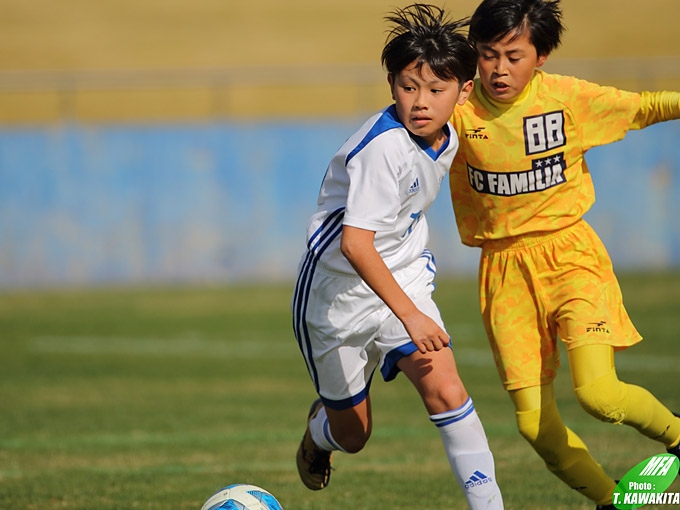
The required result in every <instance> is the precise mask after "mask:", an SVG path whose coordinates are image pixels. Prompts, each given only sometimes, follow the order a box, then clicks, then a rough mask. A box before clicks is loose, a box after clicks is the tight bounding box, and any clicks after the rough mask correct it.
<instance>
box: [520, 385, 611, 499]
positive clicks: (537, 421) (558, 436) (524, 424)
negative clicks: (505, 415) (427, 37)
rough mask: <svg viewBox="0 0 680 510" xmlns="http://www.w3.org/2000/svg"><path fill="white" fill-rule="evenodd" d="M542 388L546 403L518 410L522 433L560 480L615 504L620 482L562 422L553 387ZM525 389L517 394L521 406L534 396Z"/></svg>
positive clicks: (577, 489)
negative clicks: (615, 480) (608, 473)
mask: <svg viewBox="0 0 680 510" xmlns="http://www.w3.org/2000/svg"><path fill="white" fill-rule="evenodd" d="M542 388H544V391H543V395H542V398H543V399H544V400H543V404H544V405H543V407H540V408H537V409H529V410H518V411H516V416H517V425H518V427H519V430H520V433H521V434H522V435H523V436H524V438H525V439H526V440H527V441H529V444H531V446H532V447H533V448H534V450H536V452H537V453H538V454H539V455H540V456H541V458H542V459H543V460H544V461H545V464H546V467H547V468H548V470H550V471H551V472H552V473H553V474H554V475H555V476H557V477H558V478H559V479H560V480H562V481H563V482H564V483H566V484H567V485H568V486H569V487H571V488H572V489H574V490H576V491H578V492H580V493H581V494H583V495H584V496H586V497H587V498H589V499H591V500H592V501H594V502H595V503H596V504H611V497H612V493H613V492H614V488H615V487H616V483H615V482H614V480H612V479H611V478H610V477H609V476H607V474H606V473H605V472H604V470H603V469H602V466H600V464H598V463H597V461H595V459H594V458H593V457H592V455H590V452H589V451H588V448H587V447H586V445H585V444H584V443H583V441H582V440H581V438H579V437H578V436H577V435H576V434H575V433H574V432H573V431H572V430H570V429H569V428H568V427H567V426H566V425H565V424H564V423H563V422H562V418H561V417H560V414H559V411H558V410H557V404H556V403H555V400H554V399H553V398H552V390H551V389H550V390H549V391H546V390H545V388H546V387H542ZM526 390H533V389H532V388H526ZM523 392H524V390H518V391H517V392H514V395H513V401H514V402H515V405H516V407H517V406H518V405H519V407H518V408H519V409H522V408H523V407H524V405H526V404H527V402H528V400H531V399H528V400H527V399H526V398H525V397H526V396H527V393H526V392H524V394H522V393H523ZM546 393H549V395H546ZM546 396H547V397H548V398H547V400H548V402H547V403H546V402H545V399H546ZM539 402H540V398H539Z"/></svg>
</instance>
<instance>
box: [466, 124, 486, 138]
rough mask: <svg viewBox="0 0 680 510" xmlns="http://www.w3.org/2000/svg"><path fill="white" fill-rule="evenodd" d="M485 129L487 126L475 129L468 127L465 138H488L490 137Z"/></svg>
mask: <svg viewBox="0 0 680 510" xmlns="http://www.w3.org/2000/svg"><path fill="white" fill-rule="evenodd" d="M485 129H486V128H485V127H484V126H482V127H478V128H473V129H466V130H465V138H467V139H468V140H488V139H489V137H488V135H487V134H486V133H484V130H485Z"/></svg>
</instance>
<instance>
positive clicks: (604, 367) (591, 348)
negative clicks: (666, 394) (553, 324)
mask: <svg viewBox="0 0 680 510" xmlns="http://www.w3.org/2000/svg"><path fill="white" fill-rule="evenodd" d="M569 364H570V366H571V376H572V382H573V384H574V391H575V393H576V398H577V400H578V402H579V403H580V404H581V406H582V407H583V408H584V409H585V410H586V411H587V412H588V413H589V414H591V415H592V416H594V417H595V418H597V419H598V420H602V421H604V422H609V423H623V424H625V425H630V426H631V427H633V428H635V429H636V430H638V431H639V432H640V433H641V434H643V435H645V436H647V437H649V438H650V439H654V440H655V441H658V442H660V443H663V444H664V445H665V446H666V448H668V449H669V450H671V449H673V448H674V447H676V448H677V446H678V445H679V444H680V418H678V417H677V416H675V415H673V413H672V412H671V411H670V410H668V409H667V408H666V406H664V405H663V404H662V403H661V402H659V400H657V398H656V397H654V395H652V394H651V393H650V392H649V391H647V390H646V389H644V388H641V387H639V386H635V385H633V384H626V383H623V382H621V381H619V380H618V378H617V376H616V370H615V368H614V350H613V348H612V347H611V346H610V345H585V346H582V347H577V348H575V349H571V350H569Z"/></svg>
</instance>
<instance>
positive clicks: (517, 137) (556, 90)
mask: <svg viewBox="0 0 680 510" xmlns="http://www.w3.org/2000/svg"><path fill="white" fill-rule="evenodd" d="M640 108H641V95H640V94H637V93H633V92H624V91H621V90H618V89H615V88H612V87H603V86H600V85H596V84H593V83H589V82H586V81H583V80H579V79H576V78H573V77H567V76H559V75H554V74H547V73H544V72H542V71H536V73H535V75H534V77H533V79H532V81H531V82H530V84H529V85H527V87H526V88H525V90H524V91H523V93H522V94H521V95H520V96H519V97H518V98H516V99H514V100H513V101H512V102H509V103H499V102H497V101H491V100H489V99H488V97H487V96H485V95H484V93H483V91H482V86H481V83H480V81H479V80H476V82H475V89H474V93H473V94H472V95H471V96H470V98H469V99H468V101H467V102H466V104H464V105H462V106H457V107H456V110H455V111H454V115H453V124H454V126H455V128H456V131H457V132H458V134H459V136H460V148H459V150H458V154H457V155H456V157H455V159H454V161H453V164H452V166H451V174H450V186H451V197H452V199H453V206H454V211H455V214H456V222H457V224H458V229H459V232H460V236H461V240H462V241H463V243H464V244H466V245H468V246H480V245H481V244H483V243H484V241H486V240H489V239H501V238H506V237H511V236H517V235H522V234H526V233H529V232H538V231H552V230H557V229H560V228H564V227H567V226H570V225H573V224H574V223H576V222H577V221H578V220H579V219H580V218H581V217H582V216H583V215H584V214H585V212H586V211H588V209H589V208H590V207H591V206H592V204H593V202H594V201H595V190H594V188H593V182H592V179H591V176H590V172H589V171H588V167H587V165H586V162H585V159H584V156H585V153H586V151H587V150H588V149H591V148H592V147H595V146H598V145H604V144H608V143H612V142H615V141H617V140H620V139H622V138H623V137H624V136H625V134H626V132H627V131H628V130H629V129H637V128H640V127H644V124H645V123H646V122H647V121H650V120H652V119H651V116H650V118H639V116H638V113H639V111H640ZM636 116H637V117H636ZM656 120H659V119H654V121H656Z"/></svg>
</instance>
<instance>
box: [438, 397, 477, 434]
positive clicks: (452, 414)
mask: <svg viewBox="0 0 680 510" xmlns="http://www.w3.org/2000/svg"><path fill="white" fill-rule="evenodd" d="M474 410H475V405H474V404H473V403H472V398H470V397H468V399H467V400H466V401H465V403H464V404H463V405H462V406H460V407H459V408H458V409H454V410H452V411H447V412H445V413H440V414H435V415H432V416H430V421H431V422H432V423H434V424H435V425H436V426H437V427H446V426H447V425H450V424H451V423H456V422H458V421H461V420H462V419H464V418H465V417H466V416H469V415H470V414H471V413H473V412H474Z"/></svg>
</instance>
